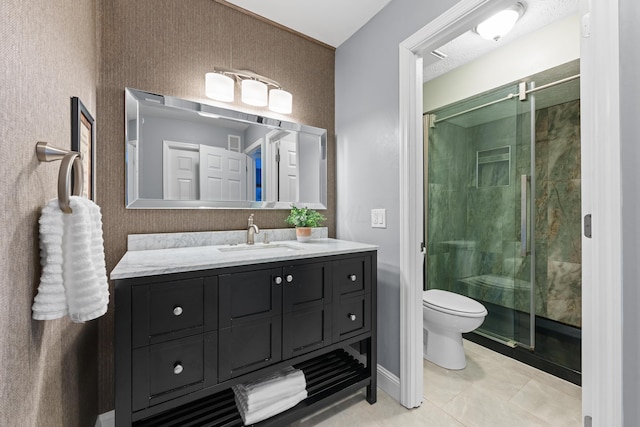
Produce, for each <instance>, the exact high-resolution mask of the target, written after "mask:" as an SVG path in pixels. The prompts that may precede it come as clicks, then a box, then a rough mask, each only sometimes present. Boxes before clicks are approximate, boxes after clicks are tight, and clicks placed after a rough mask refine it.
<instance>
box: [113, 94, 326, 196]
mask: <svg viewBox="0 0 640 427" xmlns="http://www.w3.org/2000/svg"><path fill="white" fill-rule="evenodd" d="M125 115H126V120H125V123H126V129H125V139H126V152H125V161H126V186H127V188H126V206H127V208H132V209H197V208H225V209H235V208H247V209H256V208H276V209H288V208H289V207H290V205H291V204H292V203H294V204H296V205H300V206H302V205H304V206H308V207H311V208H314V209H326V207H327V132H326V130H325V129H320V128H315V127H312V126H305V125H300V124H297V123H292V122H286V121H281V120H277V119H272V118H268V117H263V116H258V115H252V114H248V113H243V112H240V111H235V110H229V109H224V108H219V107H215V106H212V105H209V104H201V103H197V102H193V101H188V100H184V99H179V98H174V97H170V96H164V95H157V94H153V93H149V92H143V91H140V90H136V89H130V88H127V89H125Z"/></svg>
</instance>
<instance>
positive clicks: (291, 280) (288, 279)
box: [287, 274, 293, 283]
mask: <svg viewBox="0 0 640 427" xmlns="http://www.w3.org/2000/svg"><path fill="white" fill-rule="evenodd" d="M291 282H293V276H292V275H291V274H287V283H291Z"/></svg>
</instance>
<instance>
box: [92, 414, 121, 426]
mask: <svg viewBox="0 0 640 427" xmlns="http://www.w3.org/2000/svg"><path fill="white" fill-rule="evenodd" d="M115 425H116V412H115V411H109V412H105V413H104V414H100V415H98V419H97V420H96V427H115Z"/></svg>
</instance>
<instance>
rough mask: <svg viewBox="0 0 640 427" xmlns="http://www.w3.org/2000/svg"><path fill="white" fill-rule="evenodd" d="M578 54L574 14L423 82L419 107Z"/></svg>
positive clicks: (518, 76) (513, 78)
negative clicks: (480, 77) (421, 104)
mask: <svg viewBox="0 0 640 427" xmlns="http://www.w3.org/2000/svg"><path fill="white" fill-rule="evenodd" d="M579 57H580V19H579V16H578V14H575V15H572V16H568V17H566V18H563V19H559V20H557V21H555V22H552V23H551V24H549V25H547V26H545V27H543V28H541V29H539V30H538V31H534V32H533V33H531V34H528V35H525V36H522V37H520V38H518V39H516V40H514V41H513V42H511V43H509V44H507V45H505V46H503V47H502V48H500V49H496V50H494V51H492V52H490V53H488V54H486V55H483V56H482V57H480V58H478V59H476V60H474V61H472V62H470V63H468V64H465V65H462V66H460V67H458V68H456V69H454V70H451V71H450V72H448V73H446V74H443V75H441V76H439V77H436V78H435V79H432V80H430V81H428V82H426V83H425V84H424V87H423V93H424V96H423V105H424V108H423V110H422V111H424V112H428V111H433V110H435V109H436V108H440V107H442V106H445V105H448V104H451V103H453V102H456V101H459V100H461V99H465V98H469V97H471V96H474V95H477V94H479V93H482V92H485V91H487V90H490V89H493V88H496V87H499V86H502V85H504V84H507V83H511V82H513V81H516V80H518V79H521V78H523V77H527V76H530V75H532V74H536V73H539V72H541V71H544V70H548V69H550V68H553V67H555V66H558V65H561V64H565V63H567V62H569V61H573V60H574V59H578V58H579ZM495 64H508V66H504V67H496V66H495ZM478 76H482V79H478Z"/></svg>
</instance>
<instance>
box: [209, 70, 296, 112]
mask: <svg viewBox="0 0 640 427" xmlns="http://www.w3.org/2000/svg"><path fill="white" fill-rule="evenodd" d="M236 82H238V83H239V84H240V90H241V97H240V98H241V99H242V102H244V103H245V104H248V105H253V106H256V107H264V106H266V105H268V106H269V109H270V110H271V111H274V112H276V113H282V114H291V111H292V105H293V96H292V95H291V93H289V92H287V91H285V90H283V89H282V85H280V83H278V82H276V81H274V80H271V79H269V78H267V77H264V76H261V75H259V74H256V73H254V72H253V71H248V70H232V69H229V68H221V67H215V68H214V71H213V72H211V73H206V75H205V93H206V95H207V97H208V98H211V99H215V100H217V101H224V102H232V101H233V100H234V96H235V95H234V89H235V83H236ZM269 86H271V87H272V89H271V90H269Z"/></svg>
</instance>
